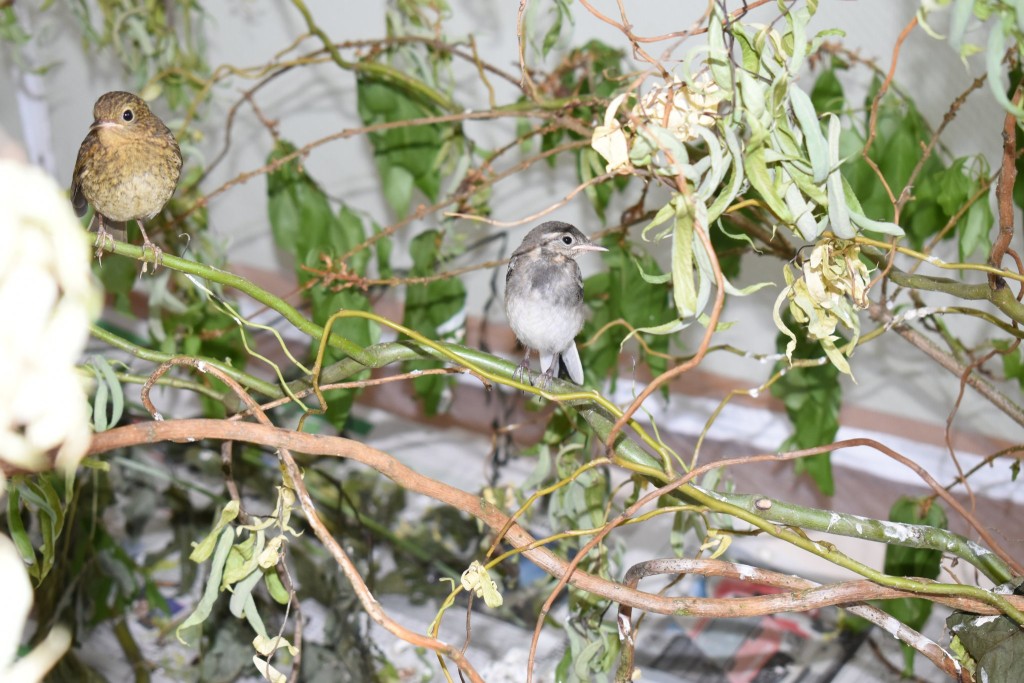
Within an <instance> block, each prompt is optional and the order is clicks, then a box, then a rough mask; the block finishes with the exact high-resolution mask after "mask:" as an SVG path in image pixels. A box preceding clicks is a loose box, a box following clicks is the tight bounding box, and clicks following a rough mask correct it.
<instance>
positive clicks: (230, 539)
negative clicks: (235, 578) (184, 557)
mask: <svg viewBox="0 0 1024 683" xmlns="http://www.w3.org/2000/svg"><path fill="white" fill-rule="evenodd" d="M234 540H235V530H234V529H233V528H231V527H225V528H224V530H223V531H221V532H220V536H219V537H217V539H216V541H215V543H216V545H215V550H214V553H213V561H212V562H211V563H210V576H209V577H208V578H207V580H206V588H205V589H204V590H203V596H202V598H200V599H199V602H198V603H197V604H196V608H195V609H194V610H193V611H192V614H190V615H188V618H186V619H185V621H183V622H182V623H181V625H180V626H178V628H177V630H176V631H175V634H176V635H177V637H178V640H179V641H181V643H182V644H183V645H188V642H187V641H186V640H185V635H183V634H184V633H186V632H188V633H191V632H192V631H193V630H194V629H195V627H198V626H200V625H201V624H202V623H203V622H204V621H206V619H207V618H208V617H209V616H210V613H211V612H213V606H214V604H216V602H217V596H218V595H219V594H220V580H221V576H222V574H223V571H224V563H225V562H226V561H227V558H228V553H229V552H230V551H231V546H232V544H233V543H234Z"/></svg>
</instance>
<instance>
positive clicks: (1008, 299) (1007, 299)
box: [889, 268, 1024, 324]
mask: <svg viewBox="0 0 1024 683" xmlns="http://www.w3.org/2000/svg"><path fill="white" fill-rule="evenodd" d="M889 279H890V280H892V281H893V282H895V283H896V284H898V285H899V286H900V287H907V288H909V289H920V290H924V291H928V292H942V293H943V294H950V295H952V296H955V297H958V298H960V299H972V300H975V301H988V302H991V303H992V305H993V306H995V307H996V308H998V309H999V310H1000V311H1002V312H1003V313H1005V314H1006V315H1007V316H1009V318H1010V319H1011V320H1014V321H1016V322H1018V323H1021V324H1024V304H1022V303H1021V302H1019V301H1017V298H1016V297H1015V296H1014V294H1013V292H1012V291H1011V290H1010V288H1009V287H1005V286H1003V287H997V288H996V289H992V288H991V287H989V284H988V283H987V282H982V283H979V284H970V283H967V282H959V281H957V280H951V279H949V278H945V277H929V276H927V275H917V274H914V275H911V274H909V273H904V272H903V271H901V270H898V269H896V268H893V269H892V270H890V271H889Z"/></svg>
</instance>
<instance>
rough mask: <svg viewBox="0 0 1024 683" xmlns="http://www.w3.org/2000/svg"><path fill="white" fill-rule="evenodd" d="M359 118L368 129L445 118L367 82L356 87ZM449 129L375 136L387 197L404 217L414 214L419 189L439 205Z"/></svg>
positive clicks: (396, 90) (394, 89) (387, 86)
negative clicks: (411, 209)
mask: <svg viewBox="0 0 1024 683" xmlns="http://www.w3.org/2000/svg"><path fill="white" fill-rule="evenodd" d="M356 95H357V97H358V98H359V117H360V118H361V119H362V121H363V124H364V125H366V126H373V125H376V124H382V123H394V122H397V121H408V120H410V119H419V118H425V117H429V116H436V115H438V114H439V113H440V112H439V110H437V108H436V107H433V106H430V105H427V104H425V103H423V102H421V101H420V100H419V99H416V98H414V97H413V96H412V95H410V94H409V93H407V92H405V91H403V90H402V89H401V88H400V87H399V86H397V85H395V84H393V83H390V82H385V81H382V80H375V79H373V78H369V77H366V76H361V77H360V78H359V79H358V82H357V85H356ZM446 129H447V130H451V129H452V127H451V126H442V125H441V124H432V125H419V126H402V127H399V128H392V129H389V130H384V131H377V132H372V133H370V134H369V138H370V144H372V145H373V151H374V158H375V160H376V162H377V171H378V172H379V173H380V177H381V185H382V187H383V189H384V197H385V198H386V199H387V202H388V205H389V206H391V208H392V209H393V210H394V211H395V213H396V214H398V215H399V216H405V215H406V214H407V213H408V211H409V203H410V202H411V200H412V191H413V188H418V189H419V190H420V191H421V192H422V193H423V194H425V195H426V196H427V197H428V198H429V199H430V200H431V201H435V200H436V199H437V196H438V192H439V190H440V186H441V174H440V173H439V172H438V169H439V168H440V165H441V164H440V159H441V152H442V148H443V145H444V138H445V135H446Z"/></svg>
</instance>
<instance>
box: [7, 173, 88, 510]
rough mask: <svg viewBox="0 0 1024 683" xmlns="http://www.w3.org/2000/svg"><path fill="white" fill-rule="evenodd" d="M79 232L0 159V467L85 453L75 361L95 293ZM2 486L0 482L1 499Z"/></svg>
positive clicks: (30, 176) (51, 190)
mask: <svg viewBox="0 0 1024 683" xmlns="http://www.w3.org/2000/svg"><path fill="white" fill-rule="evenodd" d="M89 262H90V254H89V241H88V237H87V234H86V233H85V231H84V230H82V225H81V224H80V223H79V222H78V220H77V219H76V218H75V215H74V213H73V212H72V210H71V204H70V202H69V201H68V198H67V196H66V195H65V193H64V192H63V191H62V190H61V189H60V188H59V187H58V186H57V184H56V183H55V182H54V181H53V180H52V179H51V178H50V177H49V176H47V175H46V174H45V173H44V172H43V171H41V170H40V169H37V168H34V167H31V166H26V165H24V164H20V163H16V162H13V161H5V160H0V316H2V319H3V324H0V377H3V382H0V459H2V460H3V461H5V462H6V463H9V464H11V465H13V466H15V467H17V468H20V469H29V470H38V469H43V468H45V467H46V466H47V465H48V462H47V460H46V458H45V455H46V454H47V453H49V452H51V451H56V465H57V467H59V468H62V469H70V468H74V467H75V466H76V465H77V464H78V461H79V460H80V459H81V458H82V456H83V455H84V454H85V452H86V449H87V448H88V446H89V439H90V430H89V414H88V412H89V411H88V408H89V406H88V402H87V400H86V397H85V391H84V387H83V384H82V380H81V379H80V378H79V376H78V374H77V373H76V371H75V362H76V361H77V360H78V357H79V355H80V354H81V352H82V350H83V349H84V348H85V343H86V340H87V338H88V336H89V324H90V322H91V321H92V320H93V319H95V318H96V316H97V314H98V313H99V309H100V304H101V292H100V289H99V286H98V284H97V283H96V280H95V278H93V276H92V272H91V271H90V269H89ZM2 487H3V482H2V481H0V491H2Z"/></svg>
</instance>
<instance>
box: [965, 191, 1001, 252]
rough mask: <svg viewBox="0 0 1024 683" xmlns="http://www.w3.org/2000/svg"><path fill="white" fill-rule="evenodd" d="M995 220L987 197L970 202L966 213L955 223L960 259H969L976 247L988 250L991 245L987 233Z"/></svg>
mask: <svg viewBox="0 0 1024 683" xmlns="http://www.w3.org/2000/svg"><path fill="white" fill-rule="evenodd" d="M995 222H996V219H995V216H994V215H992V207H991V206H990V205H989V203H988V197H981V198H980V199H979V200H978V201H976V202H974V203H973V204H971V208H969V209H967V214H966V215H965V216H964V217H963V219H962V220H961V221H960V222H959V223H958V224H957V249H958V251H959V254H960V260H961V261H966V260H967V259H969V258H970V257H971V256H972V255H973V254H974V253H975V252H976V251H978V249H981V250H982V252H984V253H987V252H988V251H989V248H990V247H991V246H992V242H991V240H990V239H989V235H990V234H991V232H992V226H994V225H995Z"/></svg>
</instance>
